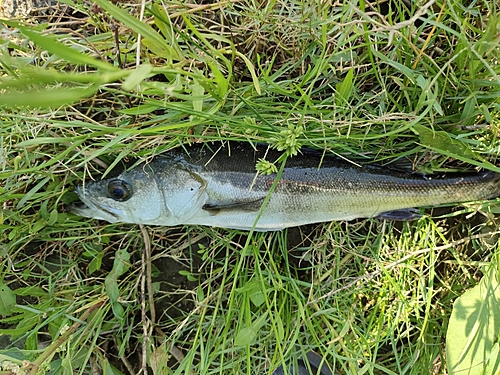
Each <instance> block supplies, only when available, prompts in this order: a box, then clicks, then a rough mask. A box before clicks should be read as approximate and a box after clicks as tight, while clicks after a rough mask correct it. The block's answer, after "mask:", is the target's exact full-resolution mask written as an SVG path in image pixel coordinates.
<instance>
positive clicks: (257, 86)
mask: <svg viewBox="0 0 500 375" xmlns="http://www.w3.org/2000/svg"><path fill="white" fill-rule="evenodd" d="M236 55H237V56H239V57H241V59H242V60H243V61H244V62H245V65H246V66H247V69H248V71H249V73H250V75H251V76H252V82H253V87H254V88H255V91H257V94H259V95H261V94H262V90H261V89H260V82H259V78H258V77H257V74H256V73H255V67H254V66H253V64H252V62H251V61H250V60H249V59H248V57H246V56H245V55H244V54H242V53H241V52H238V51H236Z"/></svg>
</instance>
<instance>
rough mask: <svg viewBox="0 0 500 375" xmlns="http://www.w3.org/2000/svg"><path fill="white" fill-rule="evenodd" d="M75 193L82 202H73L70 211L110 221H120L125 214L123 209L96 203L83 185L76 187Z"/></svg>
mask: <svg viewBox="0 0 500 375" xmlns="http://www.w3.org/2000/svg"><path fill="white" fill-rule="evenodd" d="M75 193H76V194H77V195H78V197H79V198H80V202H77V203H76V204H75V203H74V204H72V205H71V207H70V211H71V212H72V213H74V214H76V215H79V216H83V217H89V218H94V219H98V220H106V221H108V222H110V223H116V222H118V221H120V220H119V218H120V217H121V216H123V212H122V211H121V210H117V209H115V208H112V207H109V206H105V205H98V204H96V203H94V202H93V201H92V200H91V199H90V198H89V197H87V195H86V194H85V190H84V188H83V187H82V186H77V187H76V188H75Z"/></svg>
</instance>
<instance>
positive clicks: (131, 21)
mask: <svg viewBox="0 0 500 375" xmlns="http://www.w3.org/2000/svg"><path fill="white" fill-rule="evenodd" d="M94 2H95V3H97V4H98V5H99V6H100V7H101V8H102V9H103V10H105V11H106V12H109V14H111V15H112V16H113V17H114V18H116V19H117V20H118V21H120V22H123V23H124V24H125V25H127V26H128V27H130V28H131V29H132V30H133V31H134V32H136V33H138V34H141V35H142V36H143V38H144V39H145V40H143V42H145V43H144V44H145V45H146V44H149V46H154V48H157V49H161V50H163V51H169V53H170V56H169V57H170V58H171V59H173V60H181V56H179V55H178V54H177V52H176V51H175V49H174V48H172V47H171V46H170V45H169V44H168V43H167V42H166V41H165V39H163V38H162V36H161V35H160V34H159V33H157V32H156V31H155V30H154V29H153V28H152V27H151V26H149V25H148V24H146V23H144V22H142V21H140V20H138V19H137V18H135V17H133V16H131V15H130V14H128V12H126V11H125V10H123V9H121V8H119V7H117V6H116V5H113V4H112V3H111V2H109V1H108V0H94ZM146 40H149V41H148V42H146Z"/></svg>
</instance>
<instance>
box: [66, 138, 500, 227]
mask: <svg viewBox="0 0 500 375" xmlns="http://www.w3.org/2000/svg"><path fill="white" fill-rule="evenodd" d="M281 155H282V153H281V152H279V151H277V150H275V149H272V148H270V147H269V146H268V145H265V144H250V143H247V142H236V143H235V142H227V143H225V144H222V145H213V144H209V143H204V144H194V145H191V146H183V147H178V148H174V149H172V150H170V151H168V152H165V153H164V154H160V155H158V156H156V157H154V158H153V159H152V160H151V161H149V162H145V163H143V164H140V165H138V166H135V167H133V168H132V169H130V170H125V171H124V172H122V173H121V174H120V175H118V176H117V177H115V178H107V179H103V180H100V181H88V182H85V183H84V184H82V185H79V186H77V187H76V189H75V192H76V193H77V195H78V196H79V198H80V202H79V203H77V204H74V205H73V207H72V209H71V211H72V212H73V213H75V214H77V215H80V216H84V217H89V218H95V219H99V220H105V221H108V222H110V223H117V222H123V223H133V224H148V225H162V226H177V225H204V226H212V227H221V228H228V229H241V230H255V231H278V230H282V229H284V228H288V227H296V226H300V225H305V224H312V223H321V222H331V221H341V220H346V221H350V220H354V219H358V218H374V217H378V218H381V219H391V220H412V219H416V218H418V217H420V216H421V215H419V214H418V211H415V208H417V207H432V206H438V205H443V204H450V203H452V204H459V203H464V202H470V201H481V200H487V199H492V198H496V197H498V196H499V195H500V191H499V186H500V174H499V173H495V172H492V171H482V172H471V173H450V174H420V173H416V172H414V171H411V170H399V169H393V168H388V167H386V166H381V165H379V164H374V163H366V164H359V163H352V162H350V161H348V160H345V159H343V158H341V157H339V156H335V155H333V154H328V153H325V152H322V151H317V150H311V149H305V148H303V149H301V153H300V154H299V155H297V156H293V157H289V158H287V160H286V164H285V167H284V169H283V171H282V174H281V177H280V179H279V180H278V181H277V183H276V184H275V187H274V190H273V191H272V192H271V193H270V189H271V187H272V186H273V184H274V183H275V180H276V177H277V174H276V173H273V174H270V175H264V174H261V173H257V171H256V163H257V162H258V161H259V160H261V159H265V160H267V161H269V162H272V163H274V162H277V161H278V158H279V157H280V156H281ZM278 162H279V161H278ZM268 194H269V198H268V200H267V202H266V203H267V204H266V205H265V207H263V203H264V202H265V200H266V197H267V196H268Z"/></svg>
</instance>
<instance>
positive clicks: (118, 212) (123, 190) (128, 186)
mask: <svg viewBox="0 0 500 375" xmlns="http://www.w3.org/2000/svg"><path fill="white" fill-rule="evenodd" d="M205 186H206V182H205V181H204V180H203V179H202V178H200V177H199V176H198V175H197V174H196V173H195V172H194V171H192V170H190V169H189V168H187V167H186V166H185V165H183V164H182V163H179V162H178V161H177V160H173V161H172V160H169V159H165V160H164V159H159V160H157V161H154V162H151V163H150V164H148V165H147V166H139V167H136V168H134V169H132V170H130V171H127V172H123V173H122V174H120V175H119V176H118V177H117V178H111V179H104V180H101V181H89V182H86V183H85V184H84V185H80V186H77V187H76V188H75V192H76V193H77V194H78V196H79V198H80V201H81V202H79V203H77V204H73V206H72V207H71V211H72V212H73V213H75V214H77V215H80V216H84V217H90V218H94V219H99V220H106V221H108V222H110V223H116V222H123V223H133V224H156V225H169V226H172V225H178V224H182V223H184V222H185V221H186V220H188V219H189V218H190V217H191V216H192V215H194V214H195V213H196V212H197V211H198V210H200V209H201V207H202V206H203V204H204V203H205V200H206V193H205Z"/></svg>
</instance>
